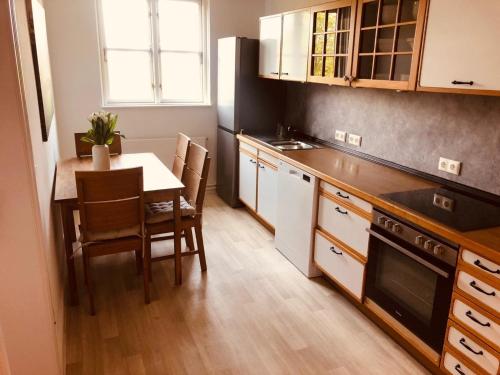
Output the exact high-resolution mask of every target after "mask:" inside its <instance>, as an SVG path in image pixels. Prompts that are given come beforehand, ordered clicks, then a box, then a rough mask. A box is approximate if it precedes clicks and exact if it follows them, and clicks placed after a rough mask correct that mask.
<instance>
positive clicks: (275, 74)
mask: <svg viewBox="0 0 500 375" xmlns="http://www.w3.org/2000/svg"><path fill="white" fill-rule="evenodd" d="M269 74H272V75H273V76H277V75H279V73H278V72H271V73H269Z"/></svg>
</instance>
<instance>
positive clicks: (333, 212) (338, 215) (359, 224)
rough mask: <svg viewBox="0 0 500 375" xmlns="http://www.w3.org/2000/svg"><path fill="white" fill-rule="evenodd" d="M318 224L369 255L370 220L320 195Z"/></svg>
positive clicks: (354, 248)
mask: <svg viewBox="0 0 500 375" xmlns="http://www.w3.org/2000/svg"><path fill="white" fill-rule="evenodd" d="M318 225H319V226H320V227H321V228H322V229H324V230H325V231H327V232H328V233H329V234H331V235H332V236H333V237H335V238H338V239H339V240H340V241H341V242H343V243H344V244H346V245H347V246H349V247H351V248H352V249H353V250H355V251H357V252H358V253H360V254H361V255H363V256H364V257H367V255H368V239H369V234H368V232H367V231H366V229H367V228H369V227H370V222H369V221H368V220H366V219H365V218H363V217H361V216H359V215H357V214H355V213H354V212H352V211H350V210H349V209H347V208H345V207H344V206H342V205H341V204H338V203H336V202H333V201H332V200H330V199H328V198H326V197H324V196H321V195H320V197H319V207H318Z"/></svg>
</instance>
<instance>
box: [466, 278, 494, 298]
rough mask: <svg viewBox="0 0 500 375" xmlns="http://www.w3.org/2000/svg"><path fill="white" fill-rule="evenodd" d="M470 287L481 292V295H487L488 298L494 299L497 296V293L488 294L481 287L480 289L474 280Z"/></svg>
mask: <svg viewBox="0 0 500 375" xmlns="http://www.w3.org/2000/svg"><path fill="white" fill-rule="evenodd" d="M469 285H470V286H471V287H473V288H474V289H476V290H477V291H478V292H481V293H483V294H486V295H487V296H492V297H494V296H496V293H495V292H486V291H484V290H483V289H481V288H480V287H478V286H477V285H476V282H475V281H474V280H472V281H471V282H470V283H469Z"/></svg>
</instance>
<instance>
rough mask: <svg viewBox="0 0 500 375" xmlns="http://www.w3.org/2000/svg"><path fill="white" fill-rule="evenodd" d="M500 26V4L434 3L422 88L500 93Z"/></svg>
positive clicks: (479, 0) (472, 0) (477, 0)
mask: <svg viewBox="0 0 500 375" xmlns="http://www.w3.org/2000/svg"><path fill="white" fill-rule="evenodd" d="M498 25H500V1H495V0H493V1H492V0H430V5H429V14H428V21H427V31H426V34H425V44H424V50H423V57H422V70H421V75H420V86H423V87H437V88H454V89H467V90H500V68H499V67H500V43H499V39H498V37H499V31H498ZM454 81H455V84H453V82H454ZM457 81H458V82H457ZM461 82H473V84H472V85H469V84H463V83H461Z"/></svg>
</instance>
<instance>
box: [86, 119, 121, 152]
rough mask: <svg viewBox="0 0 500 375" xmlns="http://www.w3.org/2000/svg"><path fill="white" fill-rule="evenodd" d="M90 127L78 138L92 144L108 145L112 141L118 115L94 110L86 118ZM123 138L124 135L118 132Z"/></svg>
mask: <svg viewBox="0 0 500 375" xmlns="http://www.w3.org/2000/svg"><path fill="white" fill-rule="evenodd" d="M88 120H89V122H90V124H91V128H90V129H89V130H88V131H87V134H85V136H83V137H82V138H80V140H81V141H82V142H87V143H91V144H94V145H110V144H112V143H113V140H114V137H115V134H118V133H117V132H116V131H115V128H116V123H117V121H118V115H116V114H114V113H111V112H94V113H92V114H91V115H90V116H89V118H88ZM119 135H120V137H122V138H125V135H123V134H119Z"/></svg>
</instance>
